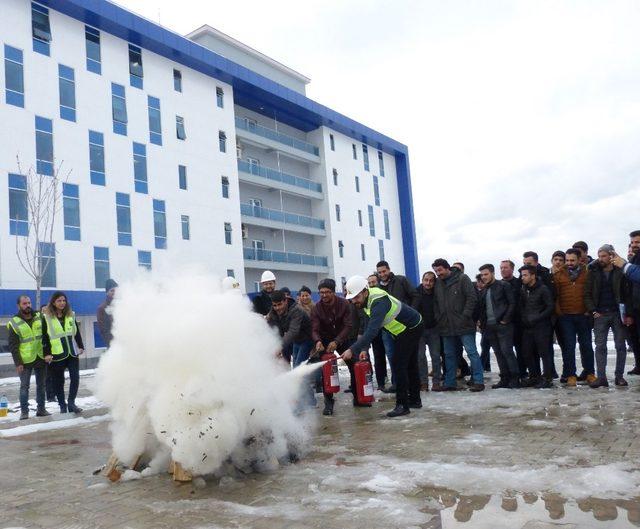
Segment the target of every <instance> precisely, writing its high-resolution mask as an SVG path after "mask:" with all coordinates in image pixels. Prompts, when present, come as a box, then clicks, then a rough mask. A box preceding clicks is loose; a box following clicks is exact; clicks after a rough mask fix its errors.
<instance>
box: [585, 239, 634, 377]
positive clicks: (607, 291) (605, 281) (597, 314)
mask: <svg viewBox="0 0 640 529" xmlns="http://www.w3.org/2000/svg"><path fill="white" fill-rule="evenodd" d="M614 255H615V251H614V249H613V246H611V245H610V244H605V245H604V246H602V247H600V249H599V250H598V259H597V260H596V261H593V262H592V263H591V267H590V269H589V275H588V276H587V283H586V285H585V288H584V304H585V307H586V308H587V312H590V313H591V314H592V315H593V332H594V336H595V343H596V365H597V377H598V378H597V380H595V381H594V382H592V383H591V384H590V386H591V387H592V388H600V387H609V382H608V381H607V374H606V369H607V338H608V336H609V331H610V330H611V331H612V332H613V341H614V344H615V349H616V369H615V385H616V386H628V383H627V381H626V380H625V379H624V366H625V362H626V360H627V344H626V341H625V331H624V325H623V324H622V317H621V314H620V305H626V301H627V300H626V297H627V296H626V291H627V283H626V279H625V277H624V273H623V272H622V270H621V269H620V268H615V267H614V266H613V263H612V259H613V256H614Z"/></svg>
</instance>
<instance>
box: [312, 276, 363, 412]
mask: <svg viewBox="0 0 640 529" xmlns="http://www.w3.org/2000/svg"><path fill="white" fill-rule="evenodd" d="M318 292H319V294H320V301H318V303H316V304H315V306H314V307H313V310H312V311H311V338H312V340H313V341H314V349H313V351H312V353H311V359H310V362H311V363H313V362H317V361H318V360H319V359H320V355H321V354H322V353H328V354H330V355H333V354H334V353H342V352H344V351H345V350H347V349H348V348H349V345H351V342H350V341H349V335H350V334H351V330H352V326H353V315H352V313H351V307H350V306H349V302H348V301H347V300H346V299H344V298H340V297H338V296H336V282H335V281H334V280H333V279H323V280H322V281H320V283H319V284H318ZM345 363H346V364H347V366H348V367H349V373H350V374H351V386H352V388H355V384H354V380H355V379H354V372H353V364H354V360H353V359H351V360H349V361H345ZM323 393H324V411H323V412H322V413H323V415H333V405H334V397H333V393H327V392H326V391H323ZM353 405H354V406H360V405H362V406H370V404H360V403H359V402H358V399H357V392H356V391H353Z"/></svg>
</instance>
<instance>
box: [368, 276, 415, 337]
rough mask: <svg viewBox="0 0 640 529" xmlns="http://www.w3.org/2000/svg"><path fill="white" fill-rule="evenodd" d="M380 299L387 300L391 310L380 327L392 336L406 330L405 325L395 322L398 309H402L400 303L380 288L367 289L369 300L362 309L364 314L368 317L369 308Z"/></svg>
mask: <svg viewBox="0 0 640 529" xmlns="http://www.w3.org/2000/svg"><path fill="white" fill-rule="evenodd" d="M382 298H389V301H391V308H390V309H389V310H388V312H387V313H386V314H385V316H384V320H383V321H382V326H383V327H384V328H385V329H386V330H387V331H389V332H390V333H391V334H393V335H394V336H398V334H400V333H401V332H403V331H404V330H405V329H406V328H407V326H406V325H404V324H402V323H400V322H399V321H397V320H396V317H397V316H398V314H400V309H401V308H402V302H401V301H400V300H399V299H397V298H394V297H393V296H391V295H389V293H388V292H386V291H384V290H382V289H381V288H378V287H372V288H370V289H369V298H368V299H367V306H366V307H365V309H364V313H365V314H366V315H367V316H369V317H370V316H371V307H372V306H373V304H374V303H375V302H376V301H378V300H379V299H382Z"/></svg>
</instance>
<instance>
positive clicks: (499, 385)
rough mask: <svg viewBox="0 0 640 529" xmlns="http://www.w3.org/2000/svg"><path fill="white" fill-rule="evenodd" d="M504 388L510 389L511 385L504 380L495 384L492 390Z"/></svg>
mask: <svg viewBox="0 0 640 529" xmlns="http://www.w3.org/2000/svg"><path fill="white" fill-rule="evenodd" d="M502 388H509V383H508V382H507V381H506V380H504V379H503V378H501V379H500V382H498V383H497V384H493V385H492V386H491V389H502Z"/></svg>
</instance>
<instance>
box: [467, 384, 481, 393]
mask: <svg viewBox="0 0 640 529" xmlns="http://www.w3.org/2000/svg"><path fill="white" fill-rule="evenodd" d="M469 391H472V392H474V393H478V392H479V391H484V384H474V385H473V386H471V387H470V388H469Z"/></svg>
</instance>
